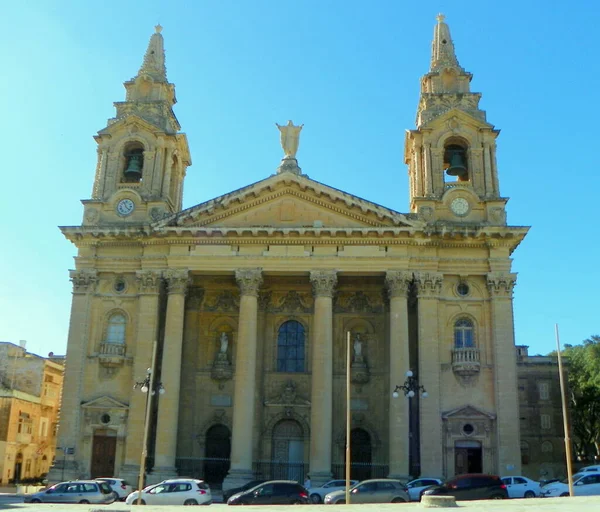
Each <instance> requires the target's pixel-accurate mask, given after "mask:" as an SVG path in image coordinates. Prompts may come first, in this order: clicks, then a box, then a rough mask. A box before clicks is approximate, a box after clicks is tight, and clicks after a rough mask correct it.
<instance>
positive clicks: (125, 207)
mask: <svg viewBox="0 0 600 512" xmlns="http://www.w3.org/2000/svg"><path fill="white" fill-rule="evenodd" d="M134 208H135V204H134V203H133V201H132V200H131V199H121V200H120V201H119V202H118V203H117V213H118V214H119V215H122V216H123V217H125V216H127V215H129V214H130V213H131V212H133V210H134Z"/></svg>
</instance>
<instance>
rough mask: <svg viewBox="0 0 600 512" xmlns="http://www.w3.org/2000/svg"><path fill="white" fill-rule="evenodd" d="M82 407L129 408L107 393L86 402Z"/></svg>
mask: <svg viewBox="0 0 600 512" xmlns="http://www.w3.org/2000/svg"><path fill="white" fill-rule="evenodd" d="M81 407H82V408H83V409H129V406H127V405H126V404H124V403H121V402H119V401H118V400H115V399H114V398H111V397H109V396H106V395H104V396H100V397H98V398H94V399H93V400H90V401H89V402H84V403H82V404H81Z"/></svg>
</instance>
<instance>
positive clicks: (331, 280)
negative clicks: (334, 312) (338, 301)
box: [310, 270, 337, 297]
mask: <svg viewBox="0 0 600 512" xmlns="http://www.w3.org/2000/svg"><path fill="white" fill-rule="evenodd" d="M310 282H311V283H312V285H313V293H314V295H315V297H332V296H333V291H334V289H335V285H336V284H337V272H336V271H335V270H312V271H311V272H310Z"/></svg>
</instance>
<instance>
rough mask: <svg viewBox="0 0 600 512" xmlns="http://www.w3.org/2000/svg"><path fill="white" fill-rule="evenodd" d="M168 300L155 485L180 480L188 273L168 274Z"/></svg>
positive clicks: (168, 272)
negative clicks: (178, 457)
mask: <svg viewBox="0 0 600 512" xmlns="http://www.w3.org/2000/svg"><path fill="white" fill-rule="evenodd" d="M165 278H166V280H167V285H168V292H169V298H168V300H167V315H166V319H165V338H164V343H163V352H162V362H161V371H160V379H161V383H162V385H163V387H164V388H165V394H164V395H162V396H160V395H158V394H157V395H155V398H156V399H157V400H158V422H157V426H156V447H155V451H154V469H153V471H152V476H151V479H152V481H160V480H164V479H166V478H172V477H174V476H177V470H176V469H175V456H176V452H177V423H178V419H179V400H180V398H179V385H180V377H181V352H182V350H181V347H182V344H183V315H184V311H185V294H186V292H187V288H188V285H189V283H190V278H189V272H188V271H187V270H168V271H167V273H166V275H165Z"/></svg>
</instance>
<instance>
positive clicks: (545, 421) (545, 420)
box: [540, 414, 552, 429]
mask: <svg viewBox="0 0 600 512" xmlns="http://www.w3.org/2000/svg"><path fill="white" fill-rule="evenodd" d="M540 419H541V425H542V428H543V429H549V428H550V427H551V426H552V423H551V421H550V415H549V414H542V415H541V416H540Z"/></svg>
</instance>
